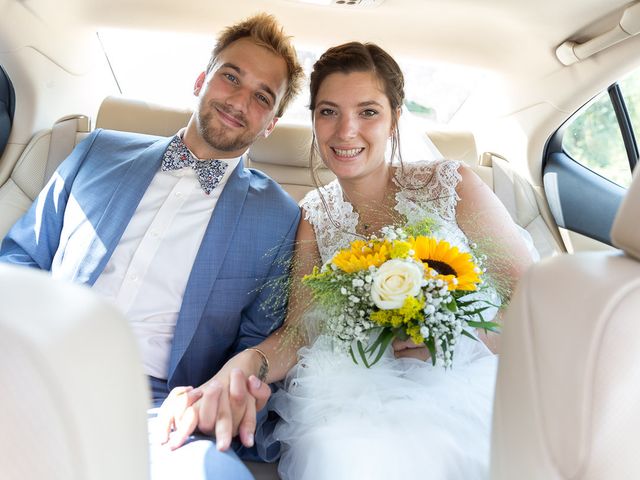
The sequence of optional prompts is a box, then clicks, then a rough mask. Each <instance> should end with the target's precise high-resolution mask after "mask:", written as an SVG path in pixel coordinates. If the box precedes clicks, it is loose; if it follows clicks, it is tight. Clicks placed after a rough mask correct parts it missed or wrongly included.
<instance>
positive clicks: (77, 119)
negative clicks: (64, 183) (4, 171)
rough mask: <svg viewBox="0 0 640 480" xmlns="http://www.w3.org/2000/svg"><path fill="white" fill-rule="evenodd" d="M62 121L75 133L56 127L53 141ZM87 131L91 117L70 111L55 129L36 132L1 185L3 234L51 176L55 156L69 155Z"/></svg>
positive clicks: (0, 225)
mask: <svg viewBox="0 0 640 480" xmlns="http://www.w3.org/2000/svg"><path fill="white" fill-rule="evenodd" d="M60 124H66V126H70V127H71V130H73V134H72V136H71V137H69V135H68V133H69V130H70V129H69V128H65V129H61V130H59V131H57V133H58V134H57V135H56V134H53V138H54V140H53V142H52V132H53V131H56V130H57V127H58V125H60ZM88 133H89V120H88V118H87V117H85V116H84V115H71V116H67V117H64V118H62V119H60V120H59V121H58V122H57V123H56V125H54V126H53V128H52V130H45V131H42V132H39V133H37V134H36V135H34V137H33V138H32V139H31V141H30V142H29V144H28V145H27V147H26V148H25V150H24V152H22V155H21V156H20V158H19V159H18V162H17V163H16V166H15V168H14V169H13V172H12V173H11V176H10V177H9V179H8V180H7V181H6V182H5V183H4V184H3V185H2V186H0V238H2V237H4V235H5V234H6V233H7V231H8V230H9V228H11V226H12V225H13V224H14V223H15V222H16V220H18V218H20V217H21V216H22V214H23V213H24V212H25V211H26V210H27V209H28V208H29V206H31V203H32V202H33V200H34V199H35V198H36V196H37V195H38V193H39V192H40V190H42V187H43V186H44V184H45V183H46V182H47V181H48V180H49V176H50V175H51V173H52V171H53V170H55V166H57V165H55V166H54V165H52V161H53V159H54V157H60V156H61V157H62V158H57V159H56V160H61V159H63V158H64V157H66V156H67V155H68V153H70V152H71V150H72V149H73V147H74V146H75V145H76V144H77V143H78V142H80V141H81V140H82V139H83V138H84V137H86V136H87V135H88ZM56 139H57V140H56ZM67 142H70V143H67ZM50 158H51V159H52V161H51V162H50V161H49V159H50ZM58 163H59V162H58Z"/></svg>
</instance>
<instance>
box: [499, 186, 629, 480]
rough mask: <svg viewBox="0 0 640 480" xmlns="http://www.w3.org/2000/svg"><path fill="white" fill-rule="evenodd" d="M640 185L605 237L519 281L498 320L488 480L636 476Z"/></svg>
mask: <svg viewBox="0 0 640 480" xmlns="http://www.w3.org/2000/svg"><path fill="white" fill-rule="evenodd" d="M638 211H640V177H639V176H638V175H636V176H635V179H634V181H633V182H632V184H631V186H630V188H629V191H628V193H627V196H626V198H625V199H624V201H623V203H622V206H621V207H620V209H619V211H618V213H617V216H616V219H615V222H614V225H613V228H612V231H611V236H612V239H613V242H614V244H615V245H616V246H617V247H619V248H620V249H621V250H622V251H614V252H584V253H577V254H574V255H568V254H564V255H559V256H556V257H554V258H551V259H547V260H546V261H543V262H541V263H539V264H537V265H535V266H533V267H532V268H531V269H530V270H529V271H528V273H527V274H526V275H525V276H524V278H523V279H522V281H521V282H520V285H519V286H518V288H517V291H516V293H515V295H514V297H513V299H512V301H511V305H510V307H509V309H508V311H507V314H506V316H505V318H504V324H505V328H504V333H503V334H502V353H501V356H500V365H499V373H498V382H497V390H496V402H495V408H494V419H493V443H492V446H493V450H492V477H491V478H492V479H493V480H513V479H516V478H517V479H519V480H560V479H563V480H564V479H566V480H569V479H580V480H618V479H619V480H623V479H634V478H640V455H638V452H637V448H636V446H637V444H638V432H640V411H639V409H638V406H639V405H640V358H639V356H640V322H639V321H638V320H639V319H640V313H639V312H640V229H638V226H637V219H638Z"/></svg>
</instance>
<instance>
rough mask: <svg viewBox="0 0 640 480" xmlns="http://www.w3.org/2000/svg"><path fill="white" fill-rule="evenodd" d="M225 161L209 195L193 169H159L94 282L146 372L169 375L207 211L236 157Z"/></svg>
mask: <svg viewBox="0 0 640 480" xmlns="http://www.w3.org/2000/svg"><path fill="white" fill-rule="evenodd" d="M194 157H195V156H194ZM225 162H226V163H227V164H228V167H227V170H226V171H225V174H224V176H223V177H222V180H221V181H220V183H219V184H218V185H217V186H216V187H215V188H214V189H213V190H212V191H211V193H210V194H209V195H207V194H206V193H204V191H203V190H202V188H201V186H200V183H199V181H198V178H197V175H196V173H195V171H194V170H193V169H192V168H189V167H187V168H182V169H180V170H173V171H168V172H163V171H161V170H159V171H158V172H157V173H156V174H155V176H154V177H153V180H152V181H151V184H150V185H149V188H148V189H147V191H146V192H145V194H144V196H143V197H142V200H141V201H140V204H139V205H138V208H137V209H136V211H135V213H134V214H133V217H132V218H131V221H130V222H129V225H128V226H127V227H126V229H125V231H124V234H123V235H122V238H121V239H120V242H119V243H118V246H117V247H116V249H115V250H114V252H113V255H112V256H111V258H110V259H109V262H108V263H107V265H106V267H105V269H104V271H103V272H102V274H101V275H100V276H99V277H98V279H97V280H96V282H95V284H94V286H93V288H94V289H95V290H96V291H98V292H100V293H101V294H102V295H104V296H106V297H107V298H110V299H112V300H113V301H114V302H115V304H116V305H117V306H118V308H120V310H121V311H122V312H123V313H124V314H125V316H126V317H127V318H128V320H129V322H130V323H131V326H132V328H133V332H134V334H135V336H136V339H137V341H138V345H139V347H140V351H141V355H142V361H143V364H144V370H145V373H146V374H147V375H152V376H154V377H157V378H161V379H166V378H167V375H168V366H169V354H170V352H171V344H172V340H173V332H174V330H175V325H176V320H177V318H178V313H179V312H180V307H181V305H182V298H183V295H184V291H185V288H186V285H187V281H188V279H189V275H190V273H191V269H192V267H193V263H194V261H195V258H196V255H197V253H198V250H199V248H200V243H201V242H202V239H203V237H204V234H205V231H206V228H207V225H208V223H209V220H210V218H211V214H212V213H213V210H214V208H215V206H216V204H217V202H218V199H219V198H220V194H221V193H222V190H223V188H224V186H225V185H226V183H227V180H228V178H229V176H230V175H231V173H232V172H233V170H234V169H235V168H236V166H237V165H238V163H239V162H240V158H239V157H238V158H234V159H229V160H225Z"/></svg>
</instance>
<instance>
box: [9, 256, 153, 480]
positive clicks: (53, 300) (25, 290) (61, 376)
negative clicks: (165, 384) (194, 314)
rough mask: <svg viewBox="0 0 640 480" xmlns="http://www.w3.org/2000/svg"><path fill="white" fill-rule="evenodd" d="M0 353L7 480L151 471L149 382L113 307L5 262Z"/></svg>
mask: <svg viewBox="0 0 640 480" xmlns="http://www.w3.org/2000/svg"><path fill="white" fill-rule="evenodd" d="M0 352H2V362H0V392H1V394H0V398H1V399H2V400H1V405H2V408H0V425H2V435H0V472H2V473H1V475H0V476H1V477H2V479H3V480H41V479H45V478H46V479H51V480H68V479H83V480H111V479H116V478H117V479H121V480H127V479H130V480H144V479H146V478H148V466H147V465H148V459H147V457H148V452H147V433H146V418H147V416H146V409H147V405H148V403H149V399H148V392H147V386H146V385H147V384H146V380H145V377H144V375H143V372H142V366H141V362H140V359H139V356H138V351H137V348H136V346H135V342H134V340H133V337H132V334H131V331H130V329H129V326H128V324H127V322H126V320H125V319H124V318H123V317H122V316H121V315H120V314H119V313H118V312H117V311H116V310H115V309H114V308H113V307H112V306H110V305H108V304H107V303H106V301H104V300H102V299H100V298H99V297H98V296H97V295H95V294H93V293H92V292H91V291H90V290H89V289H87V288H85V287H81V286H78V285H72V284H68V283H64V282H62V281H56V280H53V279H51V277H50V276H49V275H48V274H47V273H45V272H41V271H37V270H33V269H28V268H25V267H15V266H9V265H5V264H0Z"/></svg>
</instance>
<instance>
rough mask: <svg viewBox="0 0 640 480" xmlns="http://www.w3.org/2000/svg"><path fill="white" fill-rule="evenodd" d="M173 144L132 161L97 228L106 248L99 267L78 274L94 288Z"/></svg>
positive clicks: (165, 143)
mask: <svg viewBox="0 0 640 480" xmlns="http://www.w3.org/2000/svg"><path fill="white" fill-rule="evenodd" d="M170 141H171V137H169V138H163V139H161V140H158V141H157V142H155V143H153V144H152V145H150V146H149V148H147V149H146V150H145V151H144V152H143V153H142V154H140V155H138V157H136V158H134V159H132V160H130V162H131V164H130V166H129V168H128V170H127V173H126V175H124V176H123V178H122V181H121V182H120V183H119V184H118V186H117V187H116V188H115V189H114V191H113V194H112V195H111V198H109V199H107V206H106V208H105V210H104V214H103V215H102V217H101V218H100V221H99V222H98V224H97V225H96V235H95V238H96V241H100V242H101V243H102V244H104V245H105V246H106V252H105V254H104V255H103V256H102V258H101V259H100V260H99V262H98V264H97V266H95V265H91V264H90V263H89V262H83V263H85V264H86V267H85V268H87V269H89V270H88V271H86V272H79V274H80V278H87V279H88V283H89V285H93V284H94V283H95V281H96V280H97V278H98V276H99V275H100V273H102V271H103V270H104V267H105V265H106V264H107V262H108V261H109V258H111V255H112V254H113V251H114V250H115V248H116V246H117V245H118V242H119V241H120V238H121V237H122V234H123V233H124V230H125V229H126V228H127V225H128V224H129V221H130V220H131V217H132V216H133V214H134V212H135V211H136V208H137V207H138V204H139V203H140V200H142V197H143V195H144V194H145V192H146V191H147V188H148V187H149V184H150V183H151V180H152V179H153V177H154V175H155V174H156V172H157V171H158V169H159V168H160V164H161V163H162V156H163V154H164V152H165V150H166V149H167V146H168V145H169V142H170Z"/></svg>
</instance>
